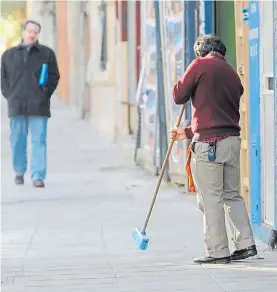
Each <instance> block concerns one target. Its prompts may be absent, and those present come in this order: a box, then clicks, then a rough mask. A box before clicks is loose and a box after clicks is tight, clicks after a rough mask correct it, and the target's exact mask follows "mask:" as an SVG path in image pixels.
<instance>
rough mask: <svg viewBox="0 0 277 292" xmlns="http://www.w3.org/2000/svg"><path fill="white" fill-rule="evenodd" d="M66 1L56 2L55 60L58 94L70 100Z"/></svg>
mask: <svg viewBox="0 0 277 292" xmlns="http://www.w3.org/2000/svg"><path fill="white" fill-rule="evenodd" d="M67 5H68V2H67V1H57V2H56V15H57V35H58V37H57V60H58V64H59V69H60V75H61V78H60V81H59V86H58V90H57V93H58V96H59V97H60V98H61V99H62V100H63V101H65V102H67V103H69V102H70V94H69V93H70V90H69V89H70V88H69V81H70V78H69V70H70V67H69V61H68V60H69V59H70V54H69V46H68V34H67V24H68V11H67V8H68V7H67Z"/></svg>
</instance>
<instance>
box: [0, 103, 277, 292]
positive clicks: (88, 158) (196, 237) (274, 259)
mask: <svg viewBox="0 0 277 292" xmlns="http://www.w3.org/2000/svg"><path fill="white" fill-rule="evenodd" d="M109 126H110V125H108V124H107V127H109ZM8 132H9V130H8V119H7V118H6V110H5V103H3V102H2V127H1V138H2V139H1V140H2V148H1V149H2V151H1V165H2V183H1V187H2V192H1V193H2V212H1V217H2V218H1V219H2V236H1V243H2V244H1V258H2V265H1V266H2V269H1V270H2V274H1V280H2V282H3V283H2V285H1V288H2V291H3V292H15V291H16V292H24V291H27V292H67V291H75V292H79V291H80V292H82V291H92V292H110V291H113V292H135V291H137V292H138V291H140V292H141V291H160V292H163V291H168V292H175V291H205V292H211V291H213V292H220V291H228V292H232V291H268V292H270V291H276V283H277V253H274V252H270V251H267V250H266V249H265V248H264V246H263V245H262V244H260V243H258V244H259V246H260V253H259V257H256V258H253V259H251V260H246V261H244V262H241V263H232V264H230V265H222V266H220V265H219V266H218V265H208V266H200V265H194V264H193V263H192V259H193V258H194V257H197V256H200V255H202V253H203V242H202V240H203V239H202V219H201V214H200V212H199V211H197V209H196V201H195V196H194V195H191V194H186V195H184V194H181V193H180V192H178V191H177V190H176V189H174V188H173V187H171V186H168V185H166V184H163V185H162V188H161V191H160V194H159V197H158V200H157V204H156V206H155V208H154V212H153V217H152V219H151V221H150V225H149V228H148V231H147V233H148V235H149V236H150V239H151V242H150V245H149V248H148V250H147V251H140V250H138V249H137V247H136V246H135V242H134V241H133V239H132V230H133V228H135V227H140V226H141V225H142V223H143V220H144V218H145V214H146V211H147V208H148V204H149V201H150V199H151V195H152V192H153V189H154V187H155V184H156V181H157V177H155V176H154V175H151V174H149V173H145V172H144V171H143V170H142V169H139V168H137V167H135V166H134V165H133V163H132V161H131V159H130V157H131V156H130V150H128V149H127V148H120V147H119V146H118V145H115V144H112V143H110V142H107V141H106V140H105V139H104V138H103V137H101V135H99V133H97V131H95V130H94V129H93V128H92V127H91V126H89V125H88V124H87V122H85V121H80V120H78V119H76V118H74V116H73V114H72V112H71V111H70V110H69V109H67V107H66V106H64V105H63V104H61V102H59V101H57V100H54V101H53V111H52V118H51V119H50V120H49V135H48V137H49V139H48V157H49V166H48V167H49V169H48V177H47V180H46V188H45V189H33V187H32V185H31V181H30V179H29V175H27V176H26V184H25V186H20V187H19V186H14V184H13V171H12V167H11V158H10V150H9V134H8Z"/></svg>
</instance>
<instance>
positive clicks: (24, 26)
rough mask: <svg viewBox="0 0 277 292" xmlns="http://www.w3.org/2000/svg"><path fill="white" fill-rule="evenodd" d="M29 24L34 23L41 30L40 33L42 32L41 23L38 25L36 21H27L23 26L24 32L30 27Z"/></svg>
mask: <svg viewBox="0 0 277 292" xmlns="http://www.w3.org/2000/svg"><path fill="white" fill-rule="evenodd" d="M29 23H32V24H34V25H36V26H38V28H39V32H40V31H41V25H40V23H38V22H37V21H35V20H31V19H29V20H26V21H25V23H24V25H23V28H24V30H25V29H26V28H27V25H28V24H29Z"/></svg>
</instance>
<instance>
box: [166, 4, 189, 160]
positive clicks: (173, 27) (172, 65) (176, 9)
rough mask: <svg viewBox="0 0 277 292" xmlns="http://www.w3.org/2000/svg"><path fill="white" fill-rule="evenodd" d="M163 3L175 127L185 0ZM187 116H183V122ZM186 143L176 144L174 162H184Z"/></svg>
mask: <svg viewBox="0 0 277 292" xmlns="http://www.w3.org/2000/svg"><path fill="white" fill-rule="evenodd" d="M161 3H163V5H164V7H163V13H164V20H165V27H166V29H165V47H166V50H165V52H166V70H167V72H166V73H167V74H166V76H167V89H168V92H167V94H166V95H167V110H168V124H169V128H171V127H174V124H175V123H176V120H177V118H178V115H179V113H180V109H181V106H179V105H175V103H174V102H173V98H172V88H173V86H174V84H176V82H177V81H178V79H179V78H180V77H181V76H182V75H183V74H184V55H185V52H184V44H185V40H184V35H185V32H184V1H174V0H169V1H165V2H161ZM184 121H185V117H183V123H184ZM184 154H185V144H184V142H183V141H180V142H177V143H175V144H174V148H173V151H172V155H171V158H172V161H173V163H183V162H184V156H185V155H184Z"/></svg>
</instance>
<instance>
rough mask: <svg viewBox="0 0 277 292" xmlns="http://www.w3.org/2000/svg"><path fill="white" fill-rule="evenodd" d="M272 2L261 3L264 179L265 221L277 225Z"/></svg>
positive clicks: (262, 178)
mask: <svg viewBox="0 0 277 292" xmlns="http://www.w3.org/2000/svg"><path fill="white" fill-rule="evenodd" d="M269 15H272V3H271V2H270V1H261V2H260V62H261V63H260V64H261V71H260V74H261V78H260V80H261V168H262V173H261V176H262V177H261V182H262V201H263V210H262V211H263V221H264V222H265V223H267V224H268V225H270V226H272V227H273V226H274V200H275V194H274V193H275V161H274V159H273V157H274V156H275V149H274V148H275V141H274V140H275V137H274V134H273V133H274V130H275V129H274V128H275V110H274V86H273V83H274V82H273V21H272V18H271V17H268V16H269Z"/></svg>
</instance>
